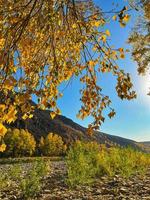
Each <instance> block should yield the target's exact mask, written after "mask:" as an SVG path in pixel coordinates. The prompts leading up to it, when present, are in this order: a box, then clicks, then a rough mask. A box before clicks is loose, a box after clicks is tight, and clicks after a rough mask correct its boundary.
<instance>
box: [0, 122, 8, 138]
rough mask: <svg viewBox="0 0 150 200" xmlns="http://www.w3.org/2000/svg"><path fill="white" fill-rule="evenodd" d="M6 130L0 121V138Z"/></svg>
mask: <svg viewBox="0 0 150 200" xmlns="http://www.w3.org/2000/svg"><path fill="white" fill-rule="evenodd" d="M6 132H7V129H6V128H5V126H4V125H3V124H2V123H0V138H1V137H4V135H5V134H6Z"/></svg>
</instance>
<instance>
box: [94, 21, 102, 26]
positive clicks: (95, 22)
mask: <svg viewBox="0 0 150 200" xmlns="http://www.w3.org/2000/svg"><path fill="white" fill-rule="evenodd" d="M100 24H101V21H100V20H97V21H94V22H92V25H93V26H95V27H99V26H100Z"/></svg>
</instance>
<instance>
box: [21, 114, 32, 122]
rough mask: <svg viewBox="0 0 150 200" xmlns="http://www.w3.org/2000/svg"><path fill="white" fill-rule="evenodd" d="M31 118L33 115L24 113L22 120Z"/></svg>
mask: <svg viewBox="0 0 150 200" xmlns="http://www.w3.org/2000/svg"><path fill="white" fill-rule="evenodd" d="M32 117H33V114H27V113H25V114H24V115H23V116H22V119H24V120H26V119H31V118H32Z"/></svg>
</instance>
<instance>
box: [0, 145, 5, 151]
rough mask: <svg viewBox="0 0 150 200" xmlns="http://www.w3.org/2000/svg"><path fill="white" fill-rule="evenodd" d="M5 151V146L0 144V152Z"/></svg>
mask: <svg viewBox="0 0 150 200" xmlns="http://www.w3.org/2000/svg"><path fill="white" fill-rule="evenodd" d="M5 150H6V144H0V152H4V151H5Z"/></svg>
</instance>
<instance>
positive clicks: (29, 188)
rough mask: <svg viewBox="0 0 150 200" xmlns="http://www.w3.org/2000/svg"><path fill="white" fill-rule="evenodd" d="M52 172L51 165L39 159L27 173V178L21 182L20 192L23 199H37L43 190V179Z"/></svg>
mask: <svg viewBox="0 0 150 200" xmlns="http://www.w3.org/2000/svg"><path fill="white" fill-rule="evenodd" d="M49 171H50V163H49V162H46V161H44V159H42V158H40V159H38V160H37V161H36V162H35V163H34V164H33V165H32V168H31V169H30V170H28V171H27V173H26V175H25V177H24V178H23V179H22V180H21V182H20V190H21V195H22V197H23V199H29V198H31V197H35V196H36V195H37V194H38V193H39V192H40V190H41V187H42V182H41V181H42V178H43V177H44V176H46V175H47V174H48V173H49Z"/></svg>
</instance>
